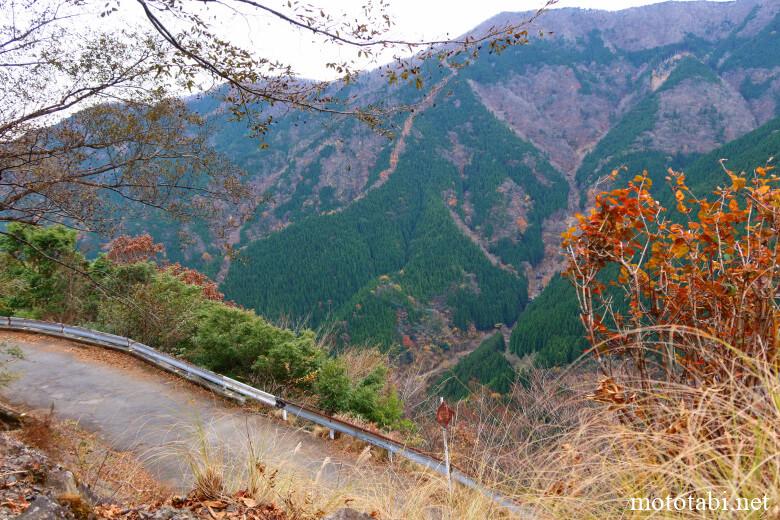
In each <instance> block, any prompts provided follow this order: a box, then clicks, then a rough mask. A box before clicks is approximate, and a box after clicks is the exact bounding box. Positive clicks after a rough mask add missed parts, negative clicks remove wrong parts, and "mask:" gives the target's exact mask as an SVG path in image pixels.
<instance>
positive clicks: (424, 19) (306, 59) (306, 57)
mask: <svg viewBox="0 0 780 520" xmlns="http://www.w3.org/2000/svg"><path fill="white" fill-rule="evenodd" d="M658 1H659V0H559V3H558V4H557V5H556V7H582V8H591V9H608V10H618V9H625V8H629V7H636V6H640V5H646V4H652V3H657V2H658ZM309 2H310V3H312V4H314V5H322V6H323V7H325V8H326V9H329V10H330V12H332V13H336V12H340V11H344V12H345V13H352V14H353V17H354V13H358V12H359V9H360V6H361V5H363V4H364V3H365V0H327V1H325V0H320V1H318V0H309ZM272 3H273V2H272ZM389 3H390V14H391V16H392V18H393V20H394V22H395V27H394V29H393V35H394V36H398V37H400V38H403V39H407V40H421V39H423V40H430V39H438V38H441V37H445V36H447V35H449V36H457V35H460V34H463V33H465V32H466V31H468V30H469V29H472V28H473V27H474V26H476V25H478V24H479V23H480V22H483V21H484V20H486V19H488V18H490V17H491V16H493V15H495V14H498V13H500V12H503V11H515V12H517V11H530V10H535V9H538V8H539V7H541V6H542V5H543V3H544V0H477V1H473V0H468V1H467V0H456V1H452V0H389ZM242 25H243V27H241V26H242ZM239 34H243V36H241V37H242V38H244V37H245V38H247V39H248V40H249V41H251V45H252V46H253V47H254V48H256V49H258V50H260V49H262V50H263V51H266V52H269V53H272V54H274V55H275V56H278V57H279V58H281V59H283V60H286V61H288V62H289V63H292V64H293V65H294V67H295V69H296V70H297V71H298V72H299V73H301V74H302V75H303V76H306V77H310V78H318V79H326V78H327V76H328V75H329V72H328V71H327V69H326V68H325V67H324V66H323V64H324V63H326V62H328V61H338V59H339V58H342V61H345V60H346V59H348V58H349V56H350V54H348V53H349V52H351V51H350V50H349V49H343V48H330V47H329V46H327V45H325V46H323V45H322V44H321V42H317V43H312V41H311V37H310V36H309V35H306V34H302V33H297V34H296V33H295V32H294V31H293V32H291V31H290V30H289V28H288V27H284V26H283V25H280V24H279V23H278V22H275V21H273V20H262V19H258V20H257V21H256V22H254V21H253V22H250V23H247V22H242V23H239V24H237V26H236V27H234V31H233V32H232V35H233V36H237V35H239ZM372 65H373V66H376V65H377V64H366V66H368V67H372Z"/></svg>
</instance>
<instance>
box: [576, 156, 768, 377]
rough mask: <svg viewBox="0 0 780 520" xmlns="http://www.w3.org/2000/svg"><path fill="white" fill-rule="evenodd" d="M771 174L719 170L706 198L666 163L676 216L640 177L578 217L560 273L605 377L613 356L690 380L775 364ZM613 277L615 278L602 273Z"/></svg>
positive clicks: (647, 373)
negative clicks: (719, 182)
mask: <svg viewBox="0 0 780 520" xmlns="http://www.w3.org/2000/svg"><path fill="white" fill-rule="evenodd" d="M773 169H774V167H772V166H769V165H767V166H763V167H759V168H756V169H755V170H754V171H753V172H752V174H751V175H746V174H744V173H743V174H738V173H735V172H733V171H730V170H728V169H726V168H725V167H724V171H725V172H726V174H727V175H728V177H727V180H728V182H727V183H726V184H725V185H724V186H721V187H719V188H718V189H717V190H715V192H714V196H713V197H711V198H709V199H708V198H703V197H700V196H698V195H697V194H694V193H693V192H692V191H691V190H690V189H689V188H688V186H687V185H686V180H685V175H684V174H683V173H680V172H675V171H672V170H669V176H668V177H667V181H668V182H669V183H670V184H671V186H672V189H673V190H674V193H675V199H676V201H677V203H676V208H675V210H676V211H674V212H671V211H670V210H668V209H667V208H664V207H663V206H662V205H661V204H660V203H659V202H658V201H657V200H656V199H655V197H654V196H653V195H652V194H651V192H650V188H651V186H652V181H651V180H650V178H649V177H648V176H647V173H646V172H645V173H643V174H642V175H638V176H637V177H635V178H634V179H633V180H632V181H630V182H629V183H628V186H627V187H625V188H618V189H613V190H612V191H609V192H605V193H602V194H601V195H599V196H598V197H597V198H596V201H595V207H594V208H593V209H592V210H591V212H590V214H589V215H586V216H583V215H578V221H579V222H578V224H577V226H575V227H574V228H572V229H570V230H569V231H567V232H566V233H564V242H563V246H564V248H565V249H566V250H567V252H568V255H569V265H568V269H567V271H566V274H567V276H568V277H569V278H570V279H571V280H572V281H573V283H574V284H575V286H576V289H577V295H578V298H579V303H580V307H581V318H582V322H583V324H584V326H585V330H586V333H587V336H588V339H589V340H590V343H591V344H592V345H593V346H594V348H593V352H594V355H595V357H596V359H597V360H598V361H599V364H600V366H601V368H602V370H604V372H605V374H606V375H611V374H610V370H609V365H610V361H611V359H614V355H617V356H619V357H621V358H622V359H629V360H630V361H631V364H632V368H633V369H634V370H635V371H636V374H637V375H638V378H639V380H640V381H645V382H646V381H649V380H650V379H657V378H658V377H659V376H661V377H662V378H663V379H664V380H666V381H669V382H676V383H682V384H693V385H701V384H714V383H717V382H718V381H721V380H723V378H724V377H725V374H724V373H723V370H724V367H726V366H729V365H730V364H732V363H737V362H741V361H742V360H744V359H759V360H761V361H762V362H768V363H770V364H772V365H776V363H777V358H778V346H780V344H779V343H778V341H780V339H779V338H778V319H779V318H780V313H779V312H778V305H777V301H776V297H777V286H778V281H779V280H780V263H779V261H780V243H778V230H779V229H780V188H779V187H778V186H777V182H778V180H779V179H778V178H777V176H776V175H775V174H774V173H772V170H773ZM615 175H616V173H614V174H613V177H614V176H615ZM611 266H612V267H611ZM610 267H611V270H608V269H609V268H610ZM609 273H617V275H616V276H613V277H612V279H607V280H605V279H604V278H605V275H606V274H609ZM607 278H609V277H607ZM621 298H622V300H623V302H624V304H623V305H618V304H616V301H617V300H618V299H621ZM651 344H652V345H660V346H661V348H659V349H655V348H649V345H651ZM733 375H735V374H729V376H733ZM736 375H737V376H739V375H740V374H738V373H737V374H736ZM745 377H748V376H747V375H746V376H745Z"/></svg>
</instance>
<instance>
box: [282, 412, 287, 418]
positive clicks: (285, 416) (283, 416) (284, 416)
mask: <svg viewBox="0 0 780 520" xmlns="http://www.w3.org/2000/svg"><path fill="white" fill-rule="evenodd" d="M282 420H283V421H286V420H287V410H282Z"/></svg>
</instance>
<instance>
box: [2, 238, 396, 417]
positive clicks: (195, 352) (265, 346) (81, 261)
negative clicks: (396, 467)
mask: <svg viewBox="0 0 780 520" xmlns="http://www.w3.org/2000/svg"><path fill="white" fill-rule="evenodd" d="M76 243H77V234H76V232H75V231H73V230H70V229H67V228H65V227H62V226H51V227H36V226H29V225H25V224H18V223H13V224H10V225H9V226H8V228H7V231H6V234H5V235H2V236H0V282H1V283H0V315H13V316H20V317H30V318H39V319H44V320H51V321H56V322H63V323H69V324H75V325H82V326H85V327H89V328H94V329H97V330H102V331H105V332H111V333H114V334H118V335H122V336H127V337H130V338H132V339H134V340H136V341H139V342H141V343H145V344H148V345H150V346H153V347H155V348H158V349H160V350H162V351H165V352H168V353H172V354H174V355H177V356H180V357H182V358H184V359H186V360H189V361H191V362H193V363H196V364H198V365H201V366H203V367H206V368H208V369H211V370H214V371H216V372H219V373H221V374H225V375H229V376H232V377H236V378H238V379H240V380H243V381H247V382H249V383H251V384H253V385H256V386H260V387H262V388H265V389H267V390H269V391H272V392H275V393H281V394H282V395H284V396H288V397H292V398H300V399H303V400H306V401H309V402H312V403H313V404H315V405H319V406H321V407H322V408H324V409H325V410H327V411H328V412H332V413H343V414H347V415H349V414H352V415H355V416H357V417H359V418H360V419H362V420H363V421H367V422H370V423H374V424H376V425H377V426H378V427H380V428H404V427H408V426H409V425H408V424H407V423H405V422H403V421H402V412H403V404H402V403H401V401H400V399H399V398H398V395H397V392H396V390H395V388H394V387H393V385H392V384H391V383H390V382H389V380H388V377H387V375H388V363H387V359H386V357H383V356H374V357H372V358H371V359H372V365H371V366H369V367H366V369H365V370H363V372H362V373H360V374H357V375H355V374H354V372H351V371H350V370H349V369H348V367H347V366H346V364H345V361H344V360H345V359H346V357H345V356H347V354H343V355H342V356H341V357H334V356H330V355H329V353H328V350H327V349H326V348H325V346H324V345H323V344H321V342H319V341H318V338H317V334H316V333H315V332H314V331H312V330H308V329H304V328H297V329H293V328H288V327H282V326H277V325H275V324H272V323H270V322H268V321H267V320H265V319H264V318H262V317H260V316H258V315H256V314H255V313H254V312H253V311H249V310H245V309H242V308H240V307H237V306H236V305H234V304H231V303H230V302H225V301H224V300H223V298H222V294H221V293H220V292H219V290H218V289H217V286H216V284H215V283H214V282H212V281H210V280H209V279H208V278H206V277H205V276H204V275H202V274H201V273H199V272H197V271H194V270H191V269H188V268H185V267H182V266H181V265H179V264H169V263H166V262H165V261H164V260H163V257H164V251H163V248H162V246H161V245H159V244H155V243H154V242H153V240H152V239H151V237H150V236H148V235H144V236H140V237H125V236H123V237H119V238H117V239H115V240H114V241H113V242H111V243H110V245H109V246H108V249H107V251H106V252H105V253H101V254H100V255H99V256H98V257H97V258H95V259H94V260H88V259H87V258H85V256H84V255H83V254H82V253H81V252H79V251H78V249H77V245H76ZM351 375H354V377H350V376H351Z"/></svg>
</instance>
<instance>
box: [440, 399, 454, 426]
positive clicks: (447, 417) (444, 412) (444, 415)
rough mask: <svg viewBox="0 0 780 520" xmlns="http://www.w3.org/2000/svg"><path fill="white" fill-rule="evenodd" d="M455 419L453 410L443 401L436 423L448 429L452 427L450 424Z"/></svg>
mask: <svg viewBox="0 0 780 520" xmlns="http://www.w3.org/2000/svg"><path fill="white" fill-rule="evenodd" d="M453 417H455V412H454V411H453V409H452V408H450V407H449V406H447V403H445V402H444V401H442V402H441V404H440V405H439V408H438V409H437V410H436V422H438V423H439V424H440V425H441V427H442V428H446V427H447V426H449V425H450V422H452V418H453Z"/></svg>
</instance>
